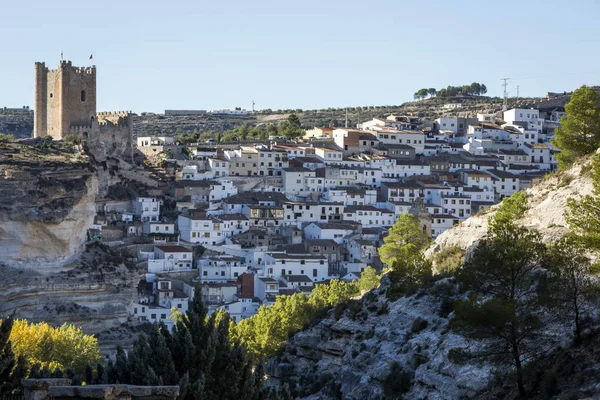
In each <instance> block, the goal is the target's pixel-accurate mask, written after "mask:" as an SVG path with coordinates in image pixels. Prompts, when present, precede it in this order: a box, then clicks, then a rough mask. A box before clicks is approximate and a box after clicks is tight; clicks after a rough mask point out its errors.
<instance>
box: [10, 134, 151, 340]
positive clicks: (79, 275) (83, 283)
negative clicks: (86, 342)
mask: <svg viewBox="0 0 600 400" xmlns="http://www.w3.org/2000/svg"><path fill="white" fill-rule="evenodd" d="M102 152H103V150H102V148H94V149H85V148H84V146H80V145H76V144H74V143H67V142H52V141H49V140H44V139H41V138H40V139H29V140H23V141H17V142H6V141H3V142H0V255H2V257H1V258H0V277H1V279H0V281H1V282H2V284H3V286H2V289H3V290H2V292H1V293H0V315H5V314H6V313H10V312H12V311H16V313H17V317H19V318H27V319H29V320H32V321H47V322H48V323H50V324H53V325H60V324H62V323H64V322H68V323H73V324H75V325H77V326H82V327H83V328H84V330H85V331H86V332H87V333H101V332H104V331H106V330H110V329H117V328H120V327H121V325H122V324H123V323H125V322H127V321H128V319H129V315H128V310H127V307H128V306H129V304H130V303H131V302H132V301H133V300H135V299H136V297H137V283H138V281H139V277H140V275H141V274H142V273H143V272H144V271H139V270H137V269H136V266H135V262H133V261H132V259H131V257H132V256H134V255H135V254H134V253H135V251H134V252H133V253H130V254H128V253H126V252H125V251H124V250H122V249H118V250H111V249H109V248H107V247H105V246H101V245H98V244H88V245H86V241H87V230H88V228H89V227H90V225H92V224H93V222H94V217H95V215H96V203H97V202H98V201H100V200H101V199H102V198H104V196H106V195H107V194H109V193H118V192H123V193H125V194H126V196H127V197H126V198H125V199H130V198H131V197H132V196H134V195H135V194H136V193H138V192H139V191H138V190H137V189H139V190H147V187H148V186H150V189H152V188H153V187H155V186H156V185H157V184H156V182H155V181H152V180H151V179H149V178H148V177H147V176H146V175H144V174H139V173H138V172H137V170H136V169H135V168H134V167H133V166H131V165H129V164H127V163H126V162H123V161H121V160H119V159H115V158H111V157H106V155H105V154H102ZM99 160H100V161H99ZM114 188H119V189H122V190H112V189H114ZM132 188H133V189H132ZM109 336H110V337H111V339H109V341H110V340H114V337H115V336H118V338H119V341H120V342H121V343H122V340H123V338H124V337H125V338H126V336H127V335H126V334H124V333H123V332H119V334H118V335H115V334H112V335H109ZM103 344H104V343H103Z"/></svg>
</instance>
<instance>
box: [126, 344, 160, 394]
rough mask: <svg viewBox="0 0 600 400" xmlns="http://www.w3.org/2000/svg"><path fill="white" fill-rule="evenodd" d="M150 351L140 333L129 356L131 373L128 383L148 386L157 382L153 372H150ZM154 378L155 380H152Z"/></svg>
mask: <svg viewBox="0 0 600 400" xmlns="http://www.w3.org/2000/svg"><path fill="white" fill-rule="evenodd" d="M151 358H152V351H151V349H150V346H149V345H148V340H147V338H146V335H145V334H144V333H142V334H141V335H140V336H139V337H138V338H137V340H136V341H135V343H134V344H133V350H132V351H131V353H130V354H129V358H128V365H129V370H130V371H131V380H130V382H131V383H132V384H134V385H149V384H150V382H151V381H153V380H157V378H156V374H155V372H154V370H153V371H152V372H150V362H151ZM154 378H156V379H154Z"/></svg>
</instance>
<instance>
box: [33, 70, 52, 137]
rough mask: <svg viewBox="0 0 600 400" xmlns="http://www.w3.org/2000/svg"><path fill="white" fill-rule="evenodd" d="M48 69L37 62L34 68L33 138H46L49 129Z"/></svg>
mask: <svg viewBox="0 0 600 400" xmlns="http://www.w3.org/2000/svg"><path fill="white" fill-rule="evenodd" d="M47 77H48V69H47V68H46V65H45V64H44V63H40V62H36V63H35V67H34V86H35V93H34V95H35V114H34V120H33V136H34V137H38V136H45V135H46V133H47V131H48V128H47V125H46V118H47V111H48V110H47V108H46V107H47V105H46V99H47V96H48V90H47V89H48V82H47Z"/></svg>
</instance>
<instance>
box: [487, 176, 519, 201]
mask: <svg viewBox="0 0 600 400" xmlns="http://www.w3.org/2000/svg"><path fill="white" fill-rule="evenodd" d="M488 173H489V174H491V175H492V176H493V177H494V178H495V179H494V190H495V192H496V193H497V194H498V196H499V198H500V199H502V198H504V197H509V196H512V195H513V193H515V192H518V191H520V190H521V179H520V177H519V175H516V174H513V173H511V172H508V171H501V170H497V169H492V170H489V171H488Z"/></svg>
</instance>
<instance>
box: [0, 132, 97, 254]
mask: <svg viewBox="0 0 600 400" xmlns="http://www.w3.org/2000/svg"><path fill="white" fill-rule="evenodd" d="M40 143H41V142H40ZM1 150H2V152H1V153H0V243H1V245H0V246H1V248H2V254H3V256H4V257H3V259H2V262H4V263H11V264H12V263H22V262H27V263H28V265H29V266H33V265H34V264H36V263H49V265H51V264H55V263H59V262H62V261H64V259H65V258H66V257H68V256H71V255H72V254H73V253H74V252H75V250H76V249H77V248H78V247H79V246H81V244H82V243H83V242H84V241H85V240H86V232H87V228H88V227H89V226H90V225H91V224H92V223H93V218H94V216H95V214H96V210H95V201H96V194H97V193H98V179H97V176H96V175H95V174H94V171H93V168H92V166H91V165H90V164H89V162H88V159H87V157H86V156H85V155H79V156H76V155H75V154H73V151H72V150H71V151H70V152H69V151H66V150H65V149H58V148H47V149H42V148H40V147H35V145H33V146H32V145H25V144H4V145H3V148H2V149H1Z"/></svg>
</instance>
